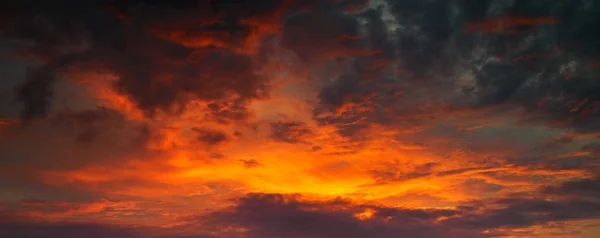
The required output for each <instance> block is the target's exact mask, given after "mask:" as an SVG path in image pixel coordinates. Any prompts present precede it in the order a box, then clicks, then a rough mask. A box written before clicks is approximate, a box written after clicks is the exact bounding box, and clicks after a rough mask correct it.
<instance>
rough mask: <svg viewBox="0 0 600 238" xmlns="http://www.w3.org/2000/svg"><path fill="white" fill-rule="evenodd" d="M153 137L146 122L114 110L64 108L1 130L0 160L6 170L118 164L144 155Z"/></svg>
mask: <svg viewBox="0 0 600 238" xmlns="http://www.w3.org/2000/svg"><path fill="white" fill-rule="evenodd" d="M149 137H150V131H149V129H148V127H147V125H145V124H143V123H136V122H130V121H127V120H126V119H125V118H124V117H123V115H122V114H120V113H119V112H116V111H113V110H110V109H105V108H98V109H91V110H84V111H72V112H69V111H64V112H62V113H58V114H55V115H53V116H51V117H49V118H48V119H46V120H43V121H34V122H31V123H30V124H29V125H27V126H23V125H22V124H19V123H15V124H11V125H8V126H4V127H2V128H0V142H1V143H0V153H2V154H3V160H2V162H1V163H2V165H3V166H4V167H6V168H10V167H12V166H16V167H17V168H23V167H22V166H25V167H27V168H30V169H33V168H46V169H67V168H78V167H80V166H83V165H86V164H94V163H107V162H117V161H119V160H124V159H126V158H131V157H137V156H142V155H143V153H145V151H146V143H147V142H148V140H149V139H150V138H149ZM31 148H36V149H35V150H32V149H31Z"/></svg>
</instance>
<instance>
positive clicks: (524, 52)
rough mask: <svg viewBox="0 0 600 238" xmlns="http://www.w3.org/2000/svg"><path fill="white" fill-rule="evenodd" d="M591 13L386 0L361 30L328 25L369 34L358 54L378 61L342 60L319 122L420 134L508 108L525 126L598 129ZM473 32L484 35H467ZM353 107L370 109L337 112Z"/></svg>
mask: <svg viewBox="0 0 600 238" xmlns="http://www.w3.org/2000/svg"><path fill="white" fill-rule="evenodd" d="M588 5H589V4H588ZM588 5H586V4H584V3H583V2H582V1H544V2H533V1H515V2H514V3H500V2H498V1H458V2H452V1H412V0H403V1H387V6H386V7H385V8H383V7H382V8H379V9H368V10H366V11H364V12H362V13H360V14H358V15H356V19H361V21H360V22H361V23H360V24H358V23H352V24H351V23H350V22H351V21H348V23H347V24H343V25H342V24H340V25H339V26H334V25H326V24H321V25H320V27H330V28H333V27H338V29H336V30H333V29H330V30H328V32H338V33H337V34H341V33H340V32H345V31H347V32H351V31H352V30H353V29H355V28H358V29H363V30H362V31H361V30H359V31H358V32H359V34H361V35H360V38H359V39H360V40H357V41H353V44H355V45H354V47H358V48H363V49H369V50H377V53H375V54H373V55H368V56H357V55H351V54H345V55H344V56H343V57H340V59H342V60H341V61H339V62H342V63H341V65H342V66H341V68H342V72H341V73H340V74H339V76H336V77H335V79H334V80H333V81H332V82H329V83H325V85H324V86H323V88H322V90H321V91H320V93H319V100H320V105H319V106H317V107H316V109H315V115H316V119H317V121H319V122H321V123H323V124H334V125H337V126H339V127H340V131H339V132H340V133H342V134H345V135H352V134H356V131H358V130H361V129H364V128H365V127H368V125H369V124H373V123H375V124H383V125H386V124H390V123H393V124H394V125H400V126H407V127H414V126H419V124H423V123H426V122H427V121H429V120H430V119H436V118H437V119H441V118H443V116H442V115H446V116H447V115H452V114H454V113H465V112H467V111H477V110H482V109H485V110H487V109H490V108H493V107H505V108H512V109H526V110H527V113H526V114H525V115H524V116H523V117H522V121H521V123H524V124H535V125H547V126H548V125H551V126H559V127H561V126H562V127H564V128H569V129H574V130H575V131H576V132H585V131H598V130H599V127H598V123H595V121H597V120H598V119H599V116H600V98H598V96H599V95H600V94H598V93H597V92H598V91H599V90H600V88H598V87H599V85H600V84H599V81H598V80H596V78H597V75H598V67H597V63H595V62H597V60H598V57H599V55H600V53H599V52H600V51H598V50H597V49H598V47H597V44H595V43H594V42H597V38H598V34H596V31H594V30H593V28H594V27H595V26H597V25H598V24H600V19H599V18H598V17H597V14H595V13H594V12H596V10H597V9H596V8H598V6H597V4H591V5H590V6H588ZM383 9H387V10H389V13H390V14H391V17H393V20H394V21H395V22H394V23H392V24H390V23H388V22H389V20H384V19H389V17H390V16H388V17H387V18H386V17H385V16H384V15H385V14H384V11H383ZM332 11H334V10H332ZM357 24H358V25H357ZM346 25H347V26H346ZM474 25H477V26H480V27H481V31H472V32H469V31H466V30H465V29H469V28H470V27H472V26H474ZM499 26H503V27H499ZM390 28H391V29H392V30H388V29H390ZM345 29H347V30H345ZM325 42H326V41H325ZM304 47H309V46H308V44H307V45H304ZM330 47H331V48H333V47H334V45H331V46H330ZM335 47H340V44H338V45H335ZM291 48H292V49H293V47H291ZM296 51H299V52H300V51H301V50H300V49H297V50H296ZM319 52H321V51H319ZM594 52H595V53H594ZM301 54H307V55H308V54H311V55H313V56H314V55H318V54H319V53H315V52H311V51H310V50H302V51H301ZM307 57H309V56H304V58H307ZM392 66H393V67H392ZM465 74H469V75H472V78H474V80H472V82H469V83H467V85H462V82H459V81H458V78H460V77H464V75H465ZM469 77H471V76H469ZM467 78H468V77H467ZM349 104H362V105H363V106H366V107H369V108H371V110H356V109H357V108H354V109H352V110H350V111H346V113H342V114H339V113H336V112H339V109H340V107H342V105H349ZM327 113H329V114H327ZM332 114H333V115H332ZM358 119H361V120H362V121H360V122H359V121H358ZM350 125H351V126H350Z"/></svg>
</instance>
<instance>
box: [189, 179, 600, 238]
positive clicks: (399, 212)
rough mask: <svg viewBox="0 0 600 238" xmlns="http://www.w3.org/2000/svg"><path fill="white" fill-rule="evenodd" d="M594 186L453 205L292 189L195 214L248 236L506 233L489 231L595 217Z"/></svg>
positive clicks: (598, 207) (599, 212) (584, 183)
mask: <svg viewBox="0 0 600 238" xmlns="http://www.w3.org/2000/svg"><path fill="white" fill-rule="evenodd" d="M470 183H472V182H470ZM597 186H598V181H597V179H586V180H579V181H572V182H566V183H564V184H561V185H557V186H551V187H547V188H545V189H542V190H540V191H538V192H537V193H535V196H534V197H524V196H522V195H514V196H510V197H507V198H501V199H492V200H488V201H486V202H483V201H473V202H469V203H466V204H464V205H462V206H458V207H457V208H456V209H454V210H444V209H438V210H436V209H408V208H391V207H381V206H373V205H361V204H355V203H351V202H350V201H345V200H340V199H337V200H331V201H320V202H316V201H306V200H303V198H302V197H300V196H297V195H282V194H248V195H247V196H245V197H242V198H241V199H240V200H239V201H238V203H237V204H236V205H235V206H234V207H232V208H230V209H227V210H224V211H221V212H216V213H212V214H210V215H208V216H205V217H201V218H194V219H200V220H202V221H203V222H205V223H204V224H211V225H214V226H217V227H220V226H223V227H228V226H231V227H240V228H241V227H244V228H246V229H248V230H247V232H246V233H245V234H246V235H248V237H396V236H397V234H405V235H407V236H410V237H442V236H443V237H460V236H464V237H493V236H496V235H510V234H511V233H504V232H495V231H494V229H499V228H524V227H529V226H532V225H545V224H547V223H549V222H562V221H573V220H581V219H589V218H597V217H599V216H600V197H599V196H598V193H597V192H596V190H597V189H595V188H596V187H597ZM551 198H552V199H551ZM361 214H362V215H361ZM367 214H368V215H367ZM484 231H486V232H484ZM490 231H491V232H490Z"/></svg>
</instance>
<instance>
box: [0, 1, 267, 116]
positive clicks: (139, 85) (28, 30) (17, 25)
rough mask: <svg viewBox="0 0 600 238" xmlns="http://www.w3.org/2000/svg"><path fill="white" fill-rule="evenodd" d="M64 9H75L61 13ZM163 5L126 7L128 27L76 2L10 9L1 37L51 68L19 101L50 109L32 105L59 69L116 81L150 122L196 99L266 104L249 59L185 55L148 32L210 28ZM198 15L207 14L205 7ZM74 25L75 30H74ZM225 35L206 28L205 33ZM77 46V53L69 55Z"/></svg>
mask: <svg viewBox="0 0 600 238" xmlns="http://www.w3.org/2000/svg"><path fill="white" fill-rule="evenodd" d="M190 3H191V2H190ZM65 4H67V5H70V6H72V8H69V9H67V8H64V7H62V6H64V5H65ZM33 5H35V4H33ZM125 5H126V4H125ZM160 5H161V4H160V3H155V2H148V3H147V4H131V5H129V6H123V7H125V8H126V9H127V10H128V11H132V13H129V12H127V13H124V14H129V15H128V18H127V20H125V21H122V20H120V19H118V18H117V17H116V16H115V15H114V14H113V12H111V11H109V10H107V9H109V8H107V7H106V6H102V5H101V4H99V3H96V2H94V3H91V4H90V5H89V6H88V5H82V4H81V3H79V2H77V1H62V2H60V3H52V4H41V5H35V7H31V6H32V4H27V2H20V3H18V4H13V5H12V8H11V9H12V11H13V13H14V14H12V15H9V17H8V19H7V23H6V24H5V25H4V28H5V34H4V37H9V38H14V39H17V40H20V41H22V42H27V41H31V42H33V43H34V45H33V46H31V47H28V46H24V47H22V49H19V51H24V52H25V53H27V54H29V55H32V56H33V57H36V58H37V59H40V60H42V61H48V62H50V63H48V65H47V66H42V67H41V68H39V69H36V70H34V71H33V72H37V73H36V74H35V75H40V76H35V78H33V79H30V80H29V81H28V84H27V85H24V86H23V87H22V89H21V93H20V96H19V99H20V100H22V101H31V102H33V101H35V102H36V103H35V104H36V105H37V104H39V106H40V107H42V106H43V105H45V104H47V103H46V102H44V101H46V100H41V99H35V98H33V97H36V96H37V95H39V96H37V97H42V98H49V97H51V94H50V93H49V92H50V91H51V90H52V89H51V87H52V85H53V81H54V80H53V79H52V78H53V77H56V74H57V73H58V72H57V71H56V70H55V69H57V68H58V67H59V66H60V67H65V68H67V67H68V68H77V69H78V70H85V71H96V72H107V73H110V74H113V75H115V76H117V77H118V80H117V81H116V82H115V83H114V85H113V86H114V89H115V90H117V91H118V92H121V93H124V94H125V95H127V96H129V97H130V98H131V99H132V100H133V101H134V102H135V103H136V105H137V106H138V107H139V108H140V109H142V110H144V111H146V112H147V113H148V114H150V115H151V114H152V113H153V112H154V111H155V110H163V111H167V112H171V111H173V109H178V108H179V109H180V108H181V107H183V105H185V103H187V102H189V101H190V100H194V99H196V100H204V101H218V100H222V99H228V98H230V97H231V96H235V97H237V98H239V100H241V101H247V100H251V99H255V98H260V97H262V96H264V92H265V90H266V88H265V82H266V79H265V78H264V77H261V76H260V75H259V74H258V73H257V71H258V69H259V68H260V66H259V65H258V62H255V60H254V59H253V57H252V56H251V55H248V54H244V53H241V52H239V51H238V50H236V49H237V48H238V46H231V45H218V44H208V45H204V46H202V47H189V46H187V45H186V44H180V43H181V42H174V41H171V40H169V39H163V38H161V37H160V36H157V35H156V34H154V33H153V32H152V30H148V29H152V28H156V27H159V28H161V29H163V30H164V31H167V32H170V31H173V32H175V31H177V30H178V29H177V27H179V26H180V25H178V24H177V21H178V20H179V19H180V18H184V19H185V20H184V21H187V22H193V21H196V22H197V24H198V25H199V26H202V24H212V23H211V19H205V18H204V17H203V16H197V15H191V16H193V17H196V16H197V18H198V19H189V18H186V17H189V16H190V14H188V13H189V9H188V8H187V7H192V6H194V5H193V4H189V3H186V4H183V5H181V4H167V5H166V6H165V7H164V8H157V6H160ZM182 6H186V8H183V7H182ZM118 7H121V6H118ZM195 7H197V8H198V9H201V10H202V9H205V8H204V7H205V6H195ZM134 9H135V10H134ZM16 13H18V14H16ZM211 14H212V15H213V16H214V17H216V19H219V17H220V15H219V14H216V13H211ZM249 14H251V13H249ZM34 15H35V16H37V17H33V16H34ZM67 16H68V17H67ZM214 17H213V18H214ZM248 17H252V15H249V16H248ZM240 21H241V20H240V19H238V21H237V23H232V24H240ZM75 22H78V23H77V24H80V25H79V26H76V23H75ZM213 22H214V19H213ZM226 27H228V26H227V25H224V26H221V27H218V26H217V27H216V28H211V27H208V28H206V29H205V30H202V31H210V30H212V31H217V30H219V28H226ZM233 30H235V29H233ZM219 34H220V33H219ZM248 37H249V36H248ZM74 44H75V45H79V47H73V45H74ZM42 46H43V47H42ZM73 55H76V56H77V55H83V56H85V57H73ZM51 58H57V59H58V60H56V62H53V61H50V60H49V59H51ZM64 59H69V60H64ZM28 85H29V86H28ZM34 85H35V87H34ZM209 88H210V89H209ZM32 90H35V92H40V93H33V92H34V91H32ZM29 91H31V93H28V92H29ZM30 104H31V103H30ZM31 107H32V106H28V108H31ZM27 110H28V112H25V114H26V115H29V114H32V113H33V114H43V109H39V110H33V109H27ZM29 111H31V112H29ZM36 111H37V112H36Z"/></svg>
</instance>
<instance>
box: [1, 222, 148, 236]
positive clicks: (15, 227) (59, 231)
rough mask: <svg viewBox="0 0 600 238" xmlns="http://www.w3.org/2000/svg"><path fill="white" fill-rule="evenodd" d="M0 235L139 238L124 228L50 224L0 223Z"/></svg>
mask: <svg viewBox="0 0 600 238" xmlns="http://www.w3.org/2000/svg"><path fill="white" fill-rule="evenodd" d="M0 235H1V236H2V237H6V238H33V237H47V238H59V237H90V238H109V237H123V238H139V237H141V236H138V235H136V234H135V233H134V232H133V231H131V230H129V229H126V228H119V227H109V226H104V225H95V224H76V223H75V224H68V223H67V224H52V223H0Z"/></svg>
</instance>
